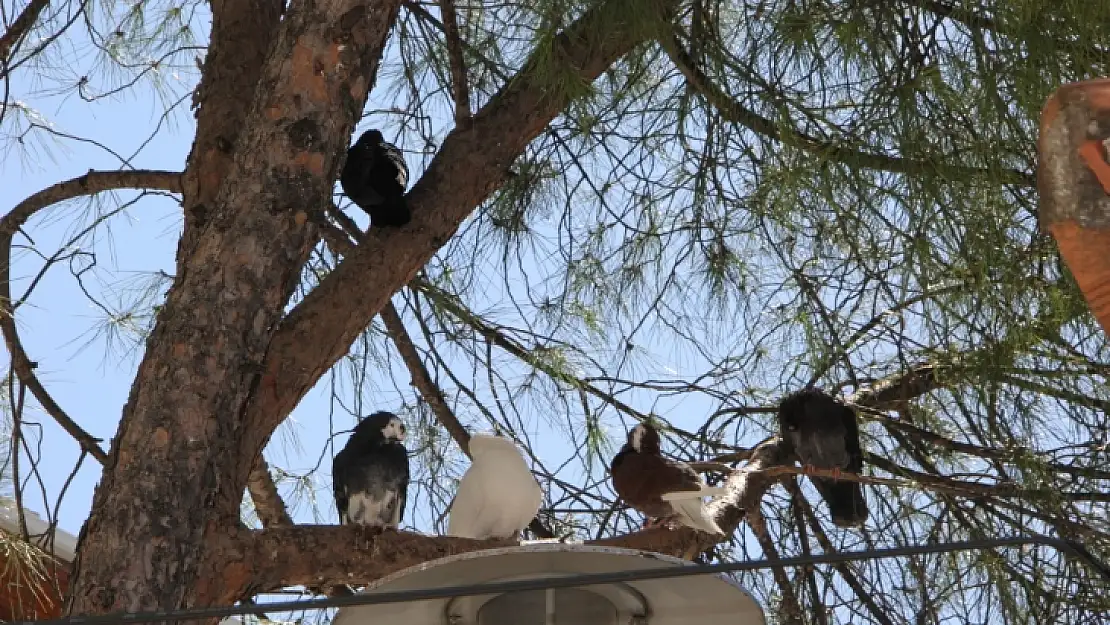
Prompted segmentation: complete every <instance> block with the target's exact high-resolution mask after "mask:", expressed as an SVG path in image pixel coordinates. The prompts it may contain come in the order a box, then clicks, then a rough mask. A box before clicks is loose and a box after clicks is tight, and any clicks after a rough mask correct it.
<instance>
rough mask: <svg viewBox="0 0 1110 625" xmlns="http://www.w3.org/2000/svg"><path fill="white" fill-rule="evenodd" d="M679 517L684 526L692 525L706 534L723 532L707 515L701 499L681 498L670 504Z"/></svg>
mask: <svg viewBox="0 0 1110 625" xmlns="http://www.w3.org/2000/svg"><path fill="white" fill-rule="evenodd" d="M671 505H672V506H673V507H674V510H675V512H677V513H678V517H679V519H681V520H682V524H683V525H685V526H686V527H692V528H694V529H696V530H701V531H703V532H706V533H708V534H718V535H721V534H724V531H722V530H721V528H720V526H718V525H717V522H716V521H714V520H713V518H712V517H711V516H710V515H709V511H708V510H706V509H705V505H704V504H703V503H702V501H701V499H700V498H699V499H682V500H678V501H674V502H672V504H671Z"/></svg>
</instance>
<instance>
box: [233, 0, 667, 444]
mask: <svg viewBox="0 0 1110 625" xmlns="http://www.w3.org/2000/svg"><path fill="white" fill-rule="evenodd" d="M668 1H669V0H656V1H655V2H654V4H653V3H651V2H642V1H637V0H609V1H607V2H603V3H601V4H599V5H596V6H594V7H593V8H591V9H589V10H588V11H586V13H585V14H584V15H583V16H582V17H581V18H579V19H578V20H577V21H575V22H574V23H573V24H572V25H571V26H570V27H568V28H567V29H566V30H565V31H564V32H562V33H560V34H559V35H558V36H557V37H555V39H554V41H553V43H552V45H551V46H549V47H545V49H544V50H543V51H542V52H540V53H537V54H535V55H534V56H533V58H531V59H530V60H529V61H528V62H527V63H526V64H525V66H524V69H522V70H521V72H520V74H519V75H518V76H517V77H516V78H514V79H513V80H511V81H509V83H508V84H507V85H505V86H504V87H503V88H502V89H501V91H500V92H499V93H498V94H497V95H495V96H494V97H493V98H492V100H491V101H490V102H489V104H487V105H486V106H485V107H483V109H482V110H481V111H479V112H478V114H477V115H475V116H474V118H473V120H472V121H473V123H472V124H471V125H470V126H469V127H468V128H466V129H456V130H455V131H453V132H452V133H451V134H450V135H448V137H447V139H446V140H445V141H444V142H443V145H442V147H441V149H440V151H439V153H438V154H437V155H436V157H435V158H434V159H433V160H432V162H431V164H430V165H429V167H428V169H427V171H426V172H425V174H424V175H423V176H422V177H421V179H420V180H419V182H417V183H416V185H415V186H414V187H413V188H412V191H411V192H410V193H409V194H408V201H409V204H410V205H411V206H412V207H413V221H412V222H411V223H410V224H409V225H407V226H405V227H403V228H399V229H395V230H389V231H376V230H377V229H375V231H371V232H370V233H369V234H368V235H367V236H366V237H365V242H364V243H363V244H362V245H359V246H358V249H357V250H356V251H355V252H354V253H353V254H352V255H351V256H349V257H347V258H345V259H344V261H343V262H342V263H340V264H339V266H338V267H337V268H336V269H335V270H334V271H332V272H331V273H330V274H329V275H328V276H327V277H326V278H324V280H323V281H322V282H321V283H320V285H319V286H317V287H316V288H315V289H313V290H312V291H311V292H310V293H309V294H308V295H307V296H306V297H305V299H304V300H303V301H302V302H301V303H300V304H299V305H298V306H297V307H296V308H294V309H293V311H291V312H290V314H289V315H288V317H287V318H286V319H285V321H284V322H283V323H282V326H281V328H280V330H279V331H278V333H277V335H276V336H275V338H274V341H273V342H272V343H271V345H270V349H269V353H268V355H267V357H266V363H265V368H264V371H265V374H264V379H263V382H262V385H261V386H262V389H261V390H260V391H259V392H258V393H257V394H256V396H255V398H254V401H253V403H252V405H251V407H250V414H249V417H248V419H249V422H250V423H251V428H252V434H253V436H252V437H251V438H252V440H250V441H246V442H245V444H246V445H247V446H246V447H245V448H244V449H243V450H242V451H241V453H240V456H241V457H244V458H250V459H253V458H254V457H255V456H256V455H257V454H258V452H259V451H260V450H261V449H262V447H263V445H264V444H265V443H266V440H267V439H268V438H269V435H270V433H271V432H272V431H273V429H274V428H275V427H276V426H277V425H278V423H280V422H281V420H283V419H284V418H285V417H286V416H287V415H288V414H289V413H290V412H291V411H292V409H293V408H294V407H295V406H296V404H297V402H299V401H300V399H301V398H302V397H303V396H304V394H305V393H307V392H308V390H309V389H310V388H312V386H313V385H314V384H315V383H316V381H317V380H318V379H319V378H320V376H322V375H323V374H324V373H325V372H326V371H327V370H328V369H329V368H331V367H332V366H333V365H334V364H335V363H336V361H338V359H339V358H340V357H342V355H343V354H344V353H346V352H347V351H348V350H349V348H350V345H351V343H352V342H353V341H354V340H355V338H356V337H357V336H358V335H359V334H360V333H361V332H363V331H364V330H365V329H366V327H367V326H368V325H369V324H370V322H371V320H372V319H373V317H374V315H376V314H377V313H378V312H379V311H380V310H381V309H382V308H383V307H384V306H385V304H386V302H387V301H389V298H390V297H391V296H392V294H393V293H394V292H396V291H397V289H399V288H400V287H401V286H402V285H404V284H406V283H408V282H409V281H410V280H411V279H412V278H413V276H414V275H415V274H416V272H417V271H418V270H419V269H420V267H422V266H423V265H424V264H425V263H427V261H428V260H429V259H430V258H431V257H432V255H433V254H434V253H435V252H436V250H438V249H439V247H440V246H442V245H443V244H444V243H445V242H446V241H447V240H448V239H449V238H450V237H451V236H452V235H453V234H454V232H455V231H456V229H457V228H458V226H459V224H460V223H461V222H462V221H463V219H465V218H466V217H467V215H469V214H470V213H471V211H473V210H474V208H475V207H476V206H478V204H480V203H481V202H482V201H483V200H485V199H486V198H487V197H489V195H490V194H491V193H492V192H493V191H494V190H495V189H496V188H497V187H498V186H499V185H500V184H501V182H502V181H503V179H504V177H505V171H506V170H507V168H508V167H509V165H510V163H511V162H512V161H513V160H514V159H515V158H516V157H517V155H519V154H520V153H521V151H522V150H523V149H524V148H525V147H526V146H527V145H528V143H529V142H530V141H531V140H532V139H533V138H535V137H536V136H537V135H538V134H539V133H540V132H542V130H543V128H544V127H545V126H546V125H547V124H548V123H549V122H550V121H551V120H552V119H554V117H555V116H556V115H558V114H559V112H560V111H562V110H563V109H564V108H565V107H566V106H567V104H568V103H569V102H571V101H572V100H573V99H574V98H575V97H576V96H577V95H578V93H576V92H574V91H572V90H570V89H568V87H567V85H568V84H573V83H575V82H577V83H579V84H580V85H581V92H584V91H585V90H586V89H587V85H589V84H590V83H592V82H593V80H594V79H596V78H597V77H598V76H600V75H601V73H602V72H604V71H605V70H606V68H608V67H609V66H610V65H612V64H613V63H614V62H615V61H616V60H617V59H618V58H620V57H621V56H623V55H624V54H626V53H627V52H628V51H630V50H631V49H632V48H633V47H635V46H637V45H639V44H641V43H642V42H644V41H646V40H647V39H648V38H649V37H651V36H652V35H653V34H654V33H653V32H652V29H651V28H648V27H645V26H644V23H645V19H644V15H645V13H646V12H655V13H656V14H661V13H662V11H663V9H664V7H666V6H668V5H667V2H668ZM648 21H649V22H650V20H648ZM568 74H570V75H569V76H568ZM552 76H559V77H560V78H559V80H557V81H553V80H552ZM557 85H558V86H557Z"/></svg>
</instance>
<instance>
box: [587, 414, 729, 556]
mask: <svg viewBox="0 0 1110 625" xmlns="http://www.w3.org/2000/svg"><path fill="white" fill-rule="evenodd" d="M609 472H610V473H611V474H612V476H613V489H614V490H616V491H617V494H618V495H620V498H621V499H623V500H624V501H625V503H627V504H628V505H630V506H632V507H633V508H635V509H636V510H639V511H640V512H642V513H644V514H645V515H647V516H648V518H649V523H648V525H652V524H653V523H651V522H650V519H652V518H655V519H659V520H660V521H661V522H666V521H668V520H671V519H674V520H676V521H678V522H679V523H681V524H682V525H685V526H686V527H692V528H694V529H696V530H701V531H703V532H707V533H709V534H717V535H723V534H724V532H723V531H721V528H720V527H718V526H717V523H716V521H714V520H713V517H712V516H711V515H710V514H709V511H708V510H706V507H705V503H704V502H703V501H702V497H705V496H707V495H723V494H725V493H726V492H727V491H726V490H725V489H724V488H720V487H715V486H706V485H705V482H703V481H702V480H701V476H700V475H698V472H697V471H695V470H694V469H692V468H691V467H690V465H688V464H686V463H685V462H680V461H678V460H671V459H669V458H664V457H663V452H662V451H661V450H660V448H659V432H658V431H657V430H656V429H655V428H654V427H652V426H650V425H648V424H647V423H640V424H638V425H637V426H636V427H634V428H632V431H631V432H629V433H628V441H627V442H626V443H625V444H624V447H621V450H620V451H619V452H617V455H616V456H614V457H613V462H612V463H611V464H610V465H609Z"/></svg>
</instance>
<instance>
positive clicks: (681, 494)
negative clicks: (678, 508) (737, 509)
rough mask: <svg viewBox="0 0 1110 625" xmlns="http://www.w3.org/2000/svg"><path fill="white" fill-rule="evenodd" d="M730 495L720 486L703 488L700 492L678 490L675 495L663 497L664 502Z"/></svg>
mask: <svg viewBox="0 0 1110 625" xmlns="http://www.w3.org/2000/svg"><path fill="white" fill-rule="evenodd" d="M726 493H728V489H727V488H722V487H720V486H704V485H703V486H702V487H701V488H700V489H698V490H676V491H675V492H673V493H663V494H662V495H661V497H662V498H663V501H682V500H684V499H701V498H702V497H714V496H716V495H724V494H726Z"/></svg>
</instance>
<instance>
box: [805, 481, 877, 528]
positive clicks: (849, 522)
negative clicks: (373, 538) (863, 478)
mask: <svg viewBox="0 0 1110 625" xmlns="http://www.w3.org/2000/svg"><path fill="white" fill-rule="evenodd" d="M813 485H814V486H815V487H816V488H817V492H819V493H821V498H822V499H824V500H825V503H826V504H828V506H829V515H830V516H832V521H833V523H834V524H836V525H837V526H838V527H860V526H862V525H863V523H864V521H866V520H867V514H868V511H867V499H865V498H864V495H863V486H862V485H861V484H859V483H858V482H840V481H836V480H813Z"/></svg>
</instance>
